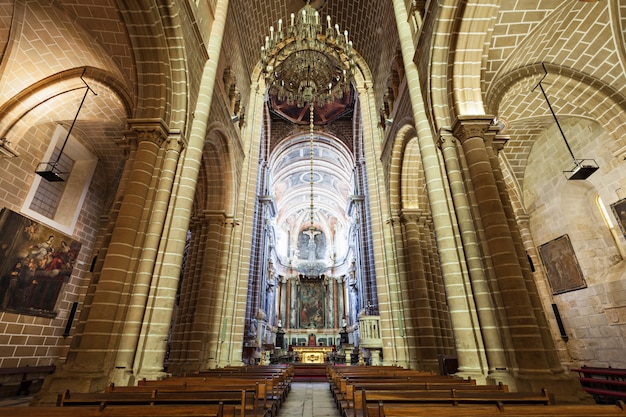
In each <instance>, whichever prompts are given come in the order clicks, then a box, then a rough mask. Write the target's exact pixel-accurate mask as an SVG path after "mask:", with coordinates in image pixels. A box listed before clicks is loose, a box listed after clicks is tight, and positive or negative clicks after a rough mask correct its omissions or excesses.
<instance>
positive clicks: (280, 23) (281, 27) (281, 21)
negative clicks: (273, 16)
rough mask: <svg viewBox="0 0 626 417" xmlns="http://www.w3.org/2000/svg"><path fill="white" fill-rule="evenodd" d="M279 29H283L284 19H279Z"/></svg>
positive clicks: (280, 30)
mask: <svg viewBox="0 0 626 417" xmlns="http://www.w3.org/2000/svg"><path fill="white" fill-rule="evenodd" d="M278 31H279V32H282V31H283V19H278Z"/></svg>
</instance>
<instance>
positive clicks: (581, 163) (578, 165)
mask: <svg viewBox="0 0 626 417" xmlns="http://www.w3.org/2000/svg"><path fill="white" fill-rule="evenodd" d="M541 66H542V67H543V71H544V72H545V74H544V75H543V77H541V80H539V83H538V84H537V85H536V86H535V87H534V88H533V89H532V91H535V89H536V88H537V87H539V89H540V90H541V93H542V94H543V97H544V98H545V100H546V103H547V104H548V107H549V108H550V113H552V117H554V121H555V122H556V125H557V127H558V128H559V132H561V136H562V137H563V141H565V146H567V150H568V151H569V154H570V155H571V156H572V159H573V160H574V168H573V169H572V170H570V171H563V173H564V174H565V177H566V178H567V179H568V180H586V179H587V178H589V176H590V175H591V174H593V173H594V172H596V171H597V170H598V168H599V167H598V164H597V163H596V161H595V160H593V159H576V157H575V156H574V153H573V152H572V148H570V146H569V143H568V142H567V139H566V138H565V133H563V129H562V128H561V125H560V124H559V120H558V119H557V118H556V114H555V113H554V110H552V106H551V105H550V101H549V100H548V96H547V95H546V92H545V90H544V89H543V85H541V83H542V82H543V80H544V79H545V78H546V77H547V76H548V70H547V69H546V66H545V64H544V63H543V62H542V63H541Z"/></svg>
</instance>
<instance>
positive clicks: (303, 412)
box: [278, 382, 340, 417]
mask: <svg viewBox="0 0 626 417" xmlns="http://www.w3.org/2000/svg"><path fill="white" fill-rule="evenodd" d="M327 416H328V417H340V416H339V411H338V410H337V407H335V401H334V400H333V396H332V394H331V392H330V386H329V385H328V382H292V383H291V391H290V392H289V395H287V400H286V401H285V403H284V404H283V406H282V407H281V409H280V411H279V412H278V417H327Z"/></svg>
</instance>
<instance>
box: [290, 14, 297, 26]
mask: <svg viewBox="0 0 626 417" xmlns="http://www.w3.org/2000/svg"><path fill="white" fill-rule="evenodd" d="M295 18H296V15H295V14H293V13H291V26H293V21H294V19H295Z"/></svg>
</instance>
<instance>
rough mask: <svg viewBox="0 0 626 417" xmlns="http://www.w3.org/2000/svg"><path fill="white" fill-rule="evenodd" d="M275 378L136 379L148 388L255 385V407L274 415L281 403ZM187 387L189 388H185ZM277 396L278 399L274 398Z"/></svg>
mask: <svg viewBox="0 0 626 417" xmlns="http://www.w3.org/2000/svg"><path fill="white" fill-rule="evenodd" d="M275 383H276V380H274V379H268V378H266V379H260V378H257V377H254V378H245V377H240V376H220V377H215V376H213V377H212V376H184V377H170V378H166V379H161V380H145V379H144V380H140V381H138V386H142V387H148V388H157V389H159V388H161V387H168V388H169V389H173V388H175V387H176V386H179V387H192V386H195V387H205V388H206V389H209V388H210V387H214V388H215V389H218V390H219V389H220V388H221V387H223V386H227V387H248V386H249V385H251V384H253V385H256V394H255V398H256V400H257V402H256V403H255V404H256V407H257V408H259V409H264V410H267V411H269V413H270V415H271V416H275V415H276V414H277V413H278V410H279V409H280V406H281V405H282V399H281V398H282V397H280V394H279V393H278V387H277V386H276V385H275ZM187 389H189V388H187ZM197 389H198V390H202V388H197ZM276 397H279V399H278V400H276V399H275V398H276Z"/></svg>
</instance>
